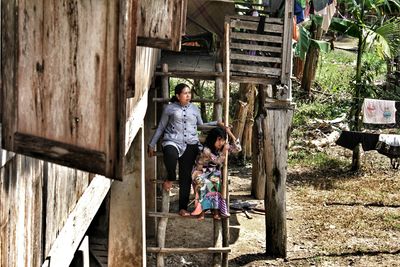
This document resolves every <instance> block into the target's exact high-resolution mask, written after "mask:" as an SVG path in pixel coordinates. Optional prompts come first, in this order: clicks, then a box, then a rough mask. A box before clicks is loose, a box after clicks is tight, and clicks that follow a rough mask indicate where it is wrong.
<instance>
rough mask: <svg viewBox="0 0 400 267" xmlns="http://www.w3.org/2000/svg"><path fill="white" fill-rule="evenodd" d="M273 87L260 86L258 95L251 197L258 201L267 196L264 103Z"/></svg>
mask: <svg viewBox="0 0 400 267" xmlns="http://www.w3.org/2000/svg"><path fill="white" fill-rule="evenodd" d="M268 88H271V86H264V85H260V90H259V94H258V112H257V117H256V119H255V124H254V129H253V151H252V163H253V168H252V180H251V195H252V196H253V197H255V198H256V199H264V196H265V180H266V174H265V169H266V168H265V162H266V160H265V159H264V135H265V133H264V130H263V127H262V124H263V121H264V120H265V111H264V103H265V98H266V96H268V95H272V93H271V92H268V91H271V90H268Z"/></svg>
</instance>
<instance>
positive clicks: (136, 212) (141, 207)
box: [108, 129, 146, 267]
mask: <svg viewBox="0 0 400 267" xmlns="http://www.w3.org/2000/svg"><path fill="white" fill-rule="evenodd" d="M143 134H144V131H143V130H142V129H141V130H140V131H139V132H138V133H137V135H136V137H135V139H134V141H133V142H132V145H131V147H130V148H129V151H128V153H127V154H126V156H125V159H124V166H125V168H124V175H123V181H121V182H115V183H113V184H112V186H111V193H110V224H109V235H108V236H109V241H108V266H110V267H120V266H125V267H129V266H132V267H137V266H146V257H145V253H146V250H145V247H146V236H145V231H146V230H145V195H144V194H145V190H144V184H145V183H144V168H145V167H144V136H143Z"/></svg>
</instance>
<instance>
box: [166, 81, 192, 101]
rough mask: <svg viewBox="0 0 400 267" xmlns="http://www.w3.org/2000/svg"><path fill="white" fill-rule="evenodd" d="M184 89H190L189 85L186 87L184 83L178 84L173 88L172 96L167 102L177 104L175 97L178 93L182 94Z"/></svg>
mask: <svg viewBox="0 0 400 267" xmlns="http://www.w3.org/2000/svg"><path fill="white" fill-rule="evenodd" d="M186 87H187V88H190V87H189V85H187V84H186V83H180V84H178V85H177V86H175V91H174V96H173V97H171V99H170V100H169V102H179V100H178V98H177V97H176V95H179V94H180V93H182V91H183V89H185V88H186Z"/></svg>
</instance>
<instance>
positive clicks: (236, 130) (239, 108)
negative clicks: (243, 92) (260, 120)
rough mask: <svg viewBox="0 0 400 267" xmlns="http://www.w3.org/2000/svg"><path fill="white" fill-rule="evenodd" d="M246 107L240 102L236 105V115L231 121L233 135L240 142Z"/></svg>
mask: <svg viewBox="0 0 400 267" xmlns="http://www.w3.org/2000/svg"><path fill="white" fill-rule="evenodd" d="M247 108H248V105H247V103H246V102H243V101H241V100H239V101H238V103H237V104H236V114H235V119H234V121H233V135H234V136H235V137H236V138H239V139H240V140H242V135H243V130H244V126H245V123H246V116H247Z"/></svg>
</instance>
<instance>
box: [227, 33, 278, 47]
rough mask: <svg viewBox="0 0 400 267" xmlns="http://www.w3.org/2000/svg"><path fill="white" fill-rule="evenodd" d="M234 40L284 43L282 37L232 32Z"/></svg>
mask: <svg viewBox="0 0 400 267" xmlns="http://www.w3.org/2000/svg"><path fill="white" fill-rule="evenodd" d="M231 38H232V39H239V40H246V41H261V42H268V43H277V44H281V43H283V38H282V37H281V36H272V35H262V34H256V33H245V32H232V34H231Z"/></svg>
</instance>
